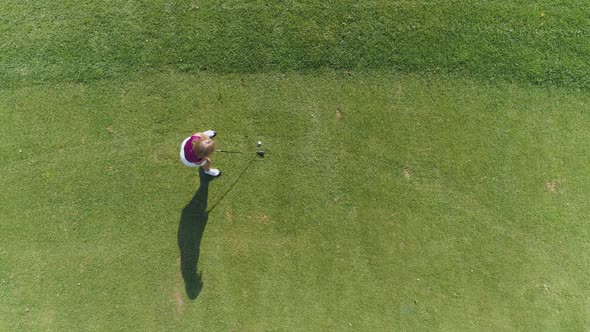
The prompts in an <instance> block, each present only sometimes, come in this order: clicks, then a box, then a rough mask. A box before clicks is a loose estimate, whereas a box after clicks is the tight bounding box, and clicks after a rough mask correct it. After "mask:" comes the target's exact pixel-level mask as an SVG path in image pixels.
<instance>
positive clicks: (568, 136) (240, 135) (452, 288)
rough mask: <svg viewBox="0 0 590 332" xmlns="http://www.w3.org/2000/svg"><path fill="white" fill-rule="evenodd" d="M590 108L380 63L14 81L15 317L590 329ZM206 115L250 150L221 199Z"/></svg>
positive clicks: (10, 322) (8, 177)
mask: <svg viewBox="0 0 590 332" xmlns="http://www.w3.org/2000/svg"><path fill="white" fill-rule="evenodd" d="M589 103H590V96H588V94H586V93H584V92H571V91H568V90H565V89H559V88H539V87H532V86H528V85H519V84H509V83H490V82H485V81H480V80H477V79H465V78H460V77H442V76H434V75H432V76H417V75H408V74H395V73H390V74H386V73H382V72H380V73H378V72H374V73H370V74H358V73H349V72H332V71H326V72H317V73H314V74H308V75H302V74H295V73H290V74H280V73H265V74H251V75H245V74H231V75H217V74H201V75H197V76H195V75H188V74H179V73H178V72H175V71H166V72H162V73H160V74H154V75H146V76H137V77H131V78H126V79H113V80H105V81H98V82H94V83H59V84H52V85H51V86H49V85H43V86H29V87H21V88H18V89H8V90H3V91H1V92H0V110H1V112H0V132H1V133H2V134H1V135H2V140H1V142H2V144H1V145H0V156H1V159H0V160H1V162H0V168H1V172H2V174H3V176H2V177H0V186H1V187H2V188H3V189H2V191H0V200H1V201H2V202H3V204H2V205H0V216H1V219H0V233H1V234H2V239H3V241H2V242H3V245H2V247H1V248H0V266H2V269H1V270H0V279H1V281H0V282H1V284H0V317H1V318H0V329H1V330H17V329H26V330H47V329H49V330H87V329H98V330H123V329H124V330H164V329H175V330H193V329H195V328H196V329H202V330H231V329H247V330H269V329H285V330H325V329H331V330H334V329H352V330H390V329H392V328H393V329H397V330H433V329H436V330H482V329H483V330H556V329H557V330H584V329H588V327H589V326H590V325H588V324H589V321H588V317H589V315H588V314H589V312H588V301H589V299H590V294H589V292H588V289H590V279H589V278H588V275H587V273H586V272H587V271H588V270H590V262H589V260H588V257H590V245H589V241H588V238H590V234H589V228H588V227H587V223H586V219H587V216H588V215H589V214H590V205H589V204H588V199H587V198H588V197H587V194H586V193H587V192H588V191H589V190H590V181H589V180H588V176H587V174H588V173H589V171H590V169H589V168H590V166H589V165H590V160H589V157H588V156H590V153H588V151H587V146H589V144H588V142H589V140H590V137H589V134H588V130H587V128H588V126H589V125H590V123H589V121H590V120H589V119H588V117H587V113H588V105H589ZM208 128H213V129H216V130H218V131H219V137H218V138H217V142H218V145H219V147H220V148H225V149H230V148H231V149H235V150H242V151H250V150H251V151H252V155H238V154H221V153H217V154H216V155H215V163H216V165H217V166H219V168H221V169H222V170H223V171H224V172H225V175H224V176H223V177H221V178H219V179H216V180H214V181H212V182H210V183H208V190H207V191H206V192H207V195H208V196H206V197H207V198H208V199H207V200H203V197H205V196H203V195H204V192H203V191H202V192H200V193H197V189H198V188H199V186H200V183H202V182H201V180H199V177H198V176H197V174H196V173H195V171H194V170H193V169H189V168H186V167H184V166H183V165H182V164H181V163H180V161H179V160H178V155H177V154H178V145H179V144H180V142H181V141H182V139H183V138H184V137H185V136H186V135H188V134H190V133H192V132H194V131H195V130H201V129H208ZM258 140H262V141H263V148H265V150H266V152H267V154H266V158H264V159H258V160H255V161H254V162H252V163H251V164H250V160H251V158H252V157H253V156H254V152H255V151H256V145H255V143H256V141H258ZM246 167H248V168H247V169H246V172H244V173H243V175H242V176H241V177H240V178H238V176H240V174H242V172H243V171H244V169H245V168H246ZM234 183H235V185H234V186H233V187H231V188H230V186H231V185H232V184H234ZM201 188H202V187H201ZM553 189H554V190H553ZM228 190H229V191H228ZM195 193H197V195H196V196H195V197H196V199H195V200H194V201H193V203H194V205H191V204H188V203H189V202H190V201H191V198H192V197H193V196H194V195H195ZM222 197H223V199H222V200H221V201H219V200H220V198H222ZM204 202H208V209H210V208H211V207H213V206H215V207H214V209H213V210H211V211H210V212H209V213H208V214H199V213H200V212H203V206H202V204H203V203H204ZM199 204H201V205H199ZM205 211H206V210H205ZM193 218H194V220H197V221H200V222H201V224H194V223H191V222H190V220H193ZM204 222H206V227H205V224H204ZM199 225H200V226H199ZM200 232H203V233H202V235H199V234H200ZM179 245H180V248H179ZM187 248H188V249H187ZM197 249H200V251H199V252H200V254H199V255H197V256H196V257H189V259H188V261H183V260H181V259H180V257H179V256H180V252H181V251H182V250H188V252H193V251H192V250H197ZM195 252H196V251H195ZM183 262H185V264H186V262H189V263H194V264H196V269H193V270H190V269H188V270H187V269H183V271H182V272H183V273H181V266H183ZM188 265H190V264H188ZM197 273H198V274H200V275H201V282H202V289H200V288H199V287H197V286H195V285H196V283H197V281H196V279H194V278H197ZM183 276H184V277H185V279H183ZM191 278H193V279H191ZM193 286H195V287H193ZM191 297H192V298H195V297H196V298H195V299H194V300H192V299H191Z"/></svg>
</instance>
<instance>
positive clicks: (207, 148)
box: [180, 130, 221, 177]
mask: <svg viewBox="0 0 590 332" xmlns="http://www.w3.org/2000/svg"><path fill="white" fill-rule="evenodd" d="M215 135H217V132H215V131H213V130H207V131H205V132H202V133H196V134H194V135H192V136H191V137H188V138H186V139H185V140H184V142H182V145H181V146H180V160H181V161H182V163H183V164H185V165H186V166H188V167H203V170H204V171H205V174H207V175H209V176H213V177H217V176H220V175H221V171H219V170H218V169H215V168H211V154H213V151H215V141H213V140H212V138H213V137H215Z"/></svg>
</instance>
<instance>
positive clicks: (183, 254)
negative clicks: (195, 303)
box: [178, 169, 211, 300]
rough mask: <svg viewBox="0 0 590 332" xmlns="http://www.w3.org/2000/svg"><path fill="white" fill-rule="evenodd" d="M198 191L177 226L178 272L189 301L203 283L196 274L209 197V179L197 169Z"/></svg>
mask: <svg viewBox="0 0 590 332" xmlns="http://www.w3.org/2000/svg"><path fill="white" fill-rule="evenodd" d="M199 179H200V185H199V189H198V190H197V192H196V193H195V195H194V196H193V198H192V199H191V201H190V202H189V203H188V204H187V205H186V206H185V207H184V208H183V209H182V213H181V215H180V224H179V225H178V248H179V249H180V272H181V273H182V279H184V285H185V290H186V294H187V295H188V297H189V298H190V299H191V300H194V299H196V298H197V296H198V295H199V293H200V292H201V289H202V288H203V282H202V281H201V275H200V274H198V273H197V264H198V262H199V253H200V247H201V239H202V237H203V232H204V231H205V226H206V225H207V219H208V218H209V213H208V212H207V199H208V196H209V182H210V181H211V178H210V177H209V176H207V175H205V174H204V173H203V170H202V169H199Z"/></svg>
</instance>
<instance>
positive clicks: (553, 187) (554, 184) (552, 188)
mask: <svg viewBox="0 0 590 332" xmlns="http://www.w3.org/2000/svg"><path fill="white" fill-rule="evenodd" d="M558 187H559V181H557V180H551V181H549V182H547V183H545V188H547V191H549V192H550V193H557V188H558Z"/></svg>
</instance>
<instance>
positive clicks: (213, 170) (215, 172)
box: [204, 168, 221, 177]
mask: <svg viewBox="0 0 590 332" xmlns="http://www.w3.org/2000/svg"><path fill="white" fill-rule="evenodd" d="M204 172H205V174H207V175H209V176H213V177H218V176H220V175H221V171H220V170H218V169H217V168H211V169H210V170H209V171H204Z"/></svg>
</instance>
